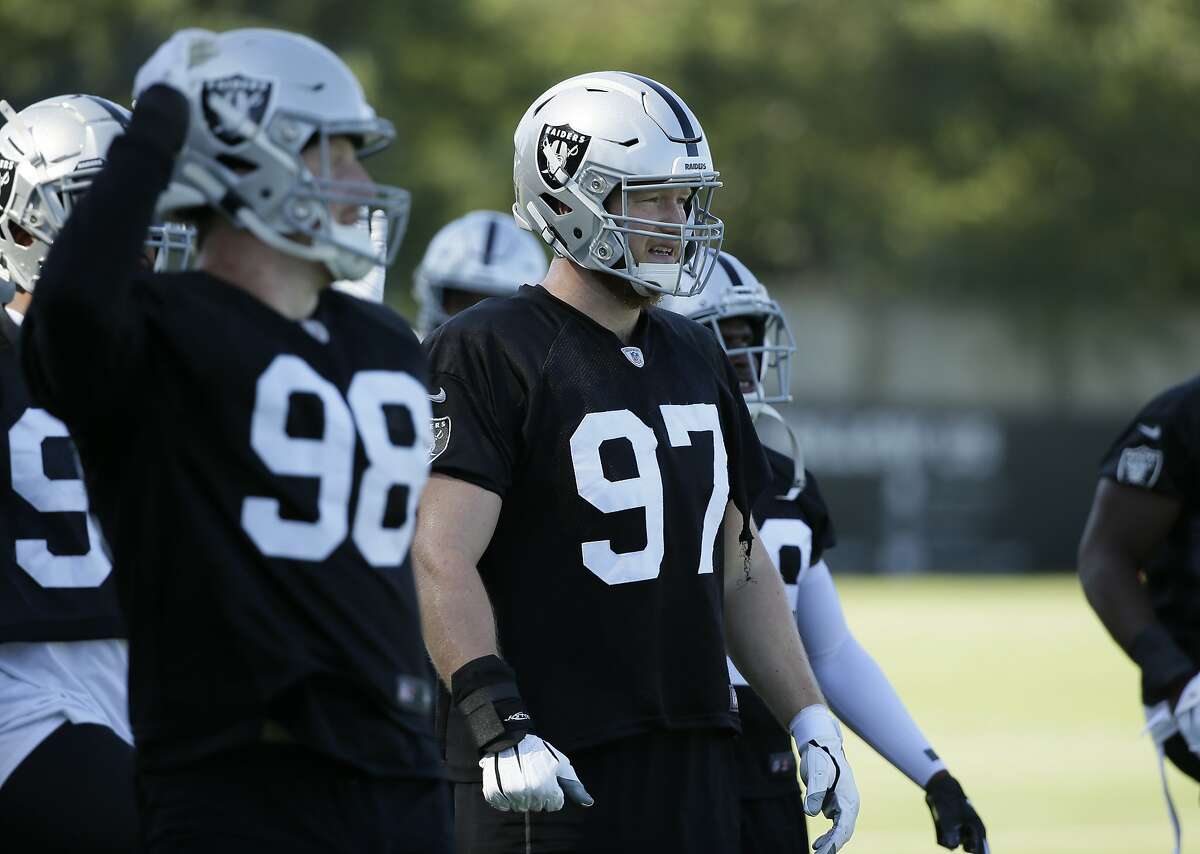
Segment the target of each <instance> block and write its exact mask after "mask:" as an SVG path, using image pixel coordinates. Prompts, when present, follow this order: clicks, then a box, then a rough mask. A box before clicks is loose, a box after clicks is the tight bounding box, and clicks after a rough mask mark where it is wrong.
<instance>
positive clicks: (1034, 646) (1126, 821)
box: [810, 575, 1200, 854]
mask: <svg viewBox="0 0 1200 854" xmlns="http://www.w3.org/2000/svg"><path fill="white" fill-rule="evenodd" d="M836 578H837V581H838V588H839V590H840V592H841V595H842V601H843V603H844V605H845V608H846V613H847V616H848V618H849V621H850V625H851V627H852V628H853V630H854V632H855V634H856V635H857V636H858V638H859V640H861V641H862V643H863V645H864V646H865V647H866V648H867V649H868V650H870V652H871V653H872V654H873V655H874V656H875V657H876V659H877V660H878V661H879V663H880V665H882V667H883V669H884V671H885V672H886V673H887V674H888V675H889V676H890V677H891V679H892V682H893V684H894V685H895V686H896V688H897V689H898V690H899V692H900V695H901V696H902V697H903V698H904V699H905V701H906V702H907V703H908V706H909V708H910V709H911V711H912V712H913V715H914V717H915V718H916V719H917V721H918V723H919V724H920V725H921V726H922V728H923V729H924V730H925V734H926V735H927V736H928V737H929V739H930V740H931V741H932V742H933V744H934V746H935V748H936V749H937V750H938V752H939V754H940V755H941V756H942V758H943V759H945V760H946V762H947V763H948V764H949V766H950V769H951V771H952V772H953V773H954V774H955V775H956V776H958V778H959V779H960V780H961V781H962V782H963V785H964V788H965V789H966V790H967V793H968V795H969V796H970V797H971V799H972V801H973V803H974V804H975V805H976V807H977V808H978V810H979V812H980V814H981V815H982V816H983V819H984V822H985V823H986V824H987V827H988V832H989V838H990V840H991V845H992V851H993V852H996V854H1068V852H1080V854H1083V852H1086V853H1087V854H1108V852H1112V854H1117V853H1118V852H1120V854H1160V852H1161V854H1169V852H1170V850H1171V835H1170V830H1169V825H1168V823H1167V818H1166V811H1165V806H1164V805H1163V802H1162V798H1161V795H1160V793H1159V792H1160V789H1159V781H1158V772H1157V770H1156V765H1155V762H1154V753H1153V750H1152V748H1151V745H1150V742H1149V740H1148V738H1146V737H1145V736H1142V735H1141V727H1142V713H1141V706H1140V704H1139V701H1138V695H1137V688H1136V685H1137V675H1136V671H1135V668H1134V667H1133V666H1132V665H1131V664H1129V663H1128V661H1127V660H1126V659H1125V658H1124V656H1123V655H1122V654H1121V653H1120V651H1119V650H1118V649H1117V648H1116V646H1114V645H1113V643H1112V641H1111V640H1109V638H1108V636H1107V635H1106V634H1105V633H1104V630H1103V629H1102V628H1101V626H1100V624H1099V622H1098V621H1097V620H1096V618H1095V617H1094V616H1093V614H1092V612H1091V611H1090V610H1089V609H1088V607H1087V605H1086V603H1085V602H1084V599H1083V594H1082V592H1081V591H1080V589H1079V585H1078V584H1077V583H1076V581H1075V579H1074V577H1073V576H1058V577H1053V578H1032V579H1030V578H1021V577H1011V578H983V579H973V578H948V577H932V578H927V577H906V578H896V579H887V578H885V579H876V578H861V577H853V576H846V575H843V576H837V577H836ZM846 751H847V754H848V757H849V759H850V761H851V763H852V764H853V768H854V773H855V776H856V778H857V780H858V786H859V789H860V791H861V792H862V797H863V808H862V814H861V817H860V819H859V822H858V830H857V832H856V833H855V835H854V838H853V840H851V842H850V845H849V846H848V848H847V852H848V854H854V852H860V854H867V852H872V854H933V852H936V851H944V850H945V849H942V848H939V847H937V846H936V845H935V844H934V842H933V825H932V822H931V821H930V818H929V813H928V810H927V809H926V807H925V803H924V799H923V797H922V794H921V792H920V790H918V789H917V787H916V786H915V785H913V784H912V783H911V782H909V780H907V779H906V778H904V777H903V776H901V774H900V773H899V772H898V771H896V770H895V769H894V768H892V767H891V766H890V765H888V764H887V763H886V762H884V761H883V760H882V759H881V758H880V757H879V756H878V755H877V754H876V753H874V752H873V751H872V750H871V749H870V748H869V747H867V746H866V745H865V744H864V743H862V742H861V741H859V740H858V739H857V738H856V737H854V736H852V735H851V736H849V737H848V742H847V747H846ZM1171 773H1172V776H1171V785H1172V792H1173V793H1174V794H1175V797H1176V805H1177V807H1178V808H1179V809H1180V812H1181V817H1182V819H1183V823H1184V845H1183V850H1184V851H1185V852H1187V851H1193V852H1200V809H1198V808H1197V786H1196V784H1195V783H1193V782H1191V781H1190V780H1188V779H1187V778H1185V777H1183V776H1182V775H1180V774H1178V773H1176V772H1174V770H1173V769H1172V772H1171ZM826 824H827V823H826V822H824V820H823V819H822V820H821V822H820V823H817V822H813V823H811V824H810V828H821V827H823V826H826ZM821 832H824V831H823V830H821V829H817V833H821ZM814 835H815V834H814Z"/></svg>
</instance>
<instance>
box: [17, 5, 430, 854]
mask: <svg viewBox="0 0 1200 854" xmlns="http://www.w3.org/2000/svg"><path fill="white" fill-rule="evenodd" d="M134 95H135V98H136V99H137V100H136V107H135V109H134V112H133V117H132V120H131V122H130V125H129V129H128V130H127V131H126V132H125V134H124V135H122V136H120V137H118V138H117V139H116V141H115V142H114V143H113V145H112V147H111V148H110V150H109V153H108V158H107V162H106V163H105V165H104V167H103V168H102V169H101V171H100V173H99V174H98V175H97V176H96V178H95V179H94V181H93V182H92V186H91V189H90V190H89V191H88V193H87V194H86V195H85V196H84V197H83V199H82V200H81V201H80V202H79V203H78V204H77V205H76V206H75V209H74V211H73V212H72V215H71V218H70V219H69V220H68V222H67V224H66V226H65V227H64V228H63V230H62V232H61V233H60V235H59V238H58V240H56V242H55V245H54V246H53V248H52V249H51V252H50V254H49V256H48V257H47V259H46V263H45V266H44V268H43V271H42V276H41V279H40V280H39V285H38V299H37V301H36V302H35V304H34V306H33V310H32V311H31V312H30V313H29V315H28V317H27V320H26V322H25V330H24V335H25V337H24V341H23V344H24V348H23V354H24V367H25V372H26V376H27V378H28V380H29V382H30V387H31V391H32V394H33V397H34V399H35V401H38V402H39V403H40V404H41V405H43V406H45V407H46V408H47V409H48V410H50V411H51V412H52V413H53V414H55V415H56V416H57V417H59V418H61V419H62V420H63V421H64V422H65V423H66V424H67V426H68V427H69V428H70V430H71V434H72V436H74V437H75V440H76V442H77V444H78V447H79V453H80V457H81V458H82V462H83V467H84V471H85V472H86V473H87V480H88V486H89V491H90V493H91V495H92V499H93V506H94V507H95V508H96V511H97V514H98V516H99V517H100V520H101V522H102V523H103V525H104V528H105V531H106V533H107V535H108V539H109V542H110V544H111V546H112V550H113V554H114V557H115V559H116V561H117V563H118V565H119V566H120V567H122V572H123V574H122V575H121V577H120V578H119V584H118V594H119V596H120V598H121V600H122V607H123V611H124V612H125V614H126V616H127V618H128V620H129V623H130V644H129V657H130V662H129V699H130V717H131V719H132V723H133V732H134V737H135V742H136V745H137V767H136V774H137V782H138V793H139V807H140V809H141V819H142V837H143V844H144V845H145V847H146V850H148V851H151V852H156V851H222V852H250V851H255V852H258V851H313V852H315V851H344V852H369V851H388V852H397V851H409V852H430V851H435V852H436V851H443V850H446V848H447V846H448V842H447V840H448V834H447V825H448V810H447V804H446V799H445V796H444V792H443V790H442V789H441V788H440V787H439V785H438V779H437V778H439V777H440V776H441V772H440V768H439V762H438V756H437V749H436V744H435V742H434V740H433V738H432V731H431V727H430V726H429V718H430V713H429V710H430V702H431V696H432V682H431V678H430V677H431V674H430V672H429V670H428V665H427V662H426V658H425V653H424V649H423V646H422V643H421V637H420V628H419V624H418V622H419V621H418V614H417V603H416V595H415V591H414V588H413V581H412V575H411V572H410V570H409V564H408V559H407V558H408V550H409V544H410V542H411V538H412V534H413V527H414V522H415V509H416V502H417V498H418V496H419V494H420V491H421V488H422V485H423V483H424V481H425V479H426V476H427V466H426V460H427V447H428V443H429V428H428V420H429V402H428V398H427V396H426V385H425V367H424V359H423V357H422V355H421V352H420V347H419V344H418V342H417V340H416V337H415V336H414V335H413V333H412V331H411V330H410V329H409V328H408V326H407V325H406V324H405V323H404V322H403V321H402V320H401V319H400V318H399V317H398V316H397V315H396V314H395V313H393V312H392V311H390V310H389V309H386V308H384V307H382V306H378V305H376V304H373V303H371V302H368V301H366V300H361V299H356V298H355V297H352V296H349V295H346V294H343V293H339V292H336V291H333V290H331V289H330V288H329V284H330V282H331V281H332V280H335V279H347V280H353V279H358V278H361V277H362V276H363V275H365V274H366V273H367V272H368V271H369V270H370V268H371V267H372V266H375V265H379V264H384V263H387V262H388V261H390V259H391V257H392V255H393V254H394V252H395V249H396V247H397V245H398V240H399V237H400V234H401V231H402V228H401V226H402V220H403V217H404V215H405V213H406V211H407V208H408V197H407V193H405V192H404V191H402V190H400V189H398V188H393V187H386V186H379V185H376V184H374V183H373V182H371V180H370V179H369V177H368V175H367V173H366V171H365V170H364V168H363V166H362V164H361V163H360V159H361V158H363V157H366V156H367V155H369V154H371V153H373V152H376V151H378V150H380V149H381V148H383V147H384V146H386V145H387V144H388V143H389V142H390V141H391V139H392V137H393V135H394V131H393V128H392V126H391V124H390V123H388V122H386V121H384V120H382V119H380V118H378V117H377V116H376V115H375V112H374V110H373V109H372V108H371V107H370V105H369V104H368V103H367V102H366V100H365V98H364V96H363V92H362V89H361V87H360V86H359V84H358V81H357V80H356V79H355V77H354V75H353V74H352V73H351V72H350V70H349V69H348V68H347V67H346V65H345V63H343V62H342V60H340V59H339V58H338V57H337V56H335V55H334V54H333V53H332V52H330V51H329V50H328V49H327V48H325V47H324V46H322V45H320V44H318V43H316V42H314V41H312V40H311V39H308V38H305V37H303V36H299V35H295V34H292V33H286V32H280V31H276V30H258V29H248V30H234V31H231V32H227V33H222V34H216V33H211V32H207V31H204V30H184V31H181V32H179V33H176V34H175V35H174V36H172V38H171V39H169V40H168V41H167V42H166V43H165V44H164V45H162V46H161V47H160V48H159V50H158V51H157V52H156V53H155V54H154V56H153V57H151V59H150V60H149V61H148V62H147V63H146V64H145V65H144V66H143V67H142V69H141V70H140V71H139V73H138V76H137V79H136V81H135V84H134ZM156 206H157V208H158V209H159V210H160V211H161V212H164V213H166V212H175V214H176V215H186V216H187V217H188V218H189V219H191V220H192V221H193V222H194V223H195V224H196V225H197V229H198V232H197V246H198V256H197V260H196V264H195V270H194V271H193V272H188V273H182V274H175V275H167V274H155V273H152V272H146V271H139V269H138V266H139V265H138V257H139V254H140V247H141V239H142V236H143V235H144V233H145V230H146V226H147V225H148V224H149V222H150V221H151V218H152V217H153V216H154V212H155V208H156ZM373 212H382V213H383V214H385V215H386V217H387V218H388V220H389V222H388V225H389V228H388V234H389V244H388V246H387V248H386V250H385V251H384V252H382V253H380V252H378V251H376V249H375V248H374V246H373V245H372V243H371V240H370V237H369V235H368V234H367V233H366V232H365V230H363V229H361V228H360V227H359V225H358V223H359V222H360V221H362V220H364V219H367V218H369V216H370V214H371V213H373Z"/></svg>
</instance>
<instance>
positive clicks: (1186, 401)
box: [1100, 377, 1200, 701]
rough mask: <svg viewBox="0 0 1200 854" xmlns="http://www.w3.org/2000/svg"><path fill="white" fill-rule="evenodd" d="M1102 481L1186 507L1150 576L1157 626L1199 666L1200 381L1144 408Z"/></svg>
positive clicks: (1115, 448)
mask: <svg viewBox="0 0 1200 854" xmlns="http://www.w3.org/2000/svg"><path fill="white" fill-rule="evenodd" d="M1100 474H1101V476H1102V477H1107V478H1110V479H1112V480H1115V481H1116V482H1117V483H1122V484H1125V485H1126V486H1132V487H1136V488H1138V489H1145V490H1149V491H1151V492H1155V493H1158V494H1159V495H1164V496H1167V497H1169V498H1174V499H1176V500H1177V501H1179V502H1180V505H1181V508H1180V513H1179V518H1178V519H1177V520H1176V522H1175V526H1174V527H1173V528H1172V529H1171V531H1170V533H1169V534H1168V535H1167V539H1166V541H1165V542H1164V543H1163V544H1162V545H1161V546H1160V547H1159V549H1158V551H1157V552H1156V553H1155V554H1154V555H1153V557H1152V558H1151V559H1150V561H1149V562H1148V563H1147V564H1146V566H1145V567H1144V569H1145V574H1146V583H1147V587H1148V590H1149V593H1150V600H1151V603H1152V605H1153V607H1154V612H1155V614H1156V616H1157V617H1158V619H1159V621H1160V622H1161V623H1162V624H1163V626H1164V627H1165V628H1166V629H1167V630H1168V631H1169V632H1170V633H1171V635H1172V636H1173V637H1174V638H1175V640H1176V641H1177V642H1178V643H1179V644H1180V646H1181V647H1183V649H1184V650H1185V651H1187V652H1188V653H1189V654H1190V655H1191V656H1192V657H1193V658H1194V659H1195V660H1196V661H1200V377H1196V378H1194V379H1191V380H1189V381H1188V382H1186V383H1183V384H1182V385H1178V386H1175V387H1174V388H1171V389H1168V390H1167V391H1165V392H1163V393H1162V394H1160V395H1159V396H1158V397H1156V398H1154V400H1152V401H1150V402H1149V403H1148V404H1146V406H1145V408H1144V409H1142V411H1141V412H1139V413H1138V414H1137V417H1136V418H1134V419H1133V420H1132V421H1131V422H1129V426H1127V427H1126V428H1125V430H1124V431H1122V433H1121V435H1120V437H1119V438H1118V439H1117V441H1116V442H1114V443H1113V445H1112V447H1111V448H1110V449H1109V451H1108V453H1107V454H1106V455H1105V456H1104V460H1103V462H1102V463H1101V466H1100ZM1158 699H1161V698H1158V697H1155V698H1149V697H1148V698H1147V700H1149V701H1157V700H1158Z"/></svg>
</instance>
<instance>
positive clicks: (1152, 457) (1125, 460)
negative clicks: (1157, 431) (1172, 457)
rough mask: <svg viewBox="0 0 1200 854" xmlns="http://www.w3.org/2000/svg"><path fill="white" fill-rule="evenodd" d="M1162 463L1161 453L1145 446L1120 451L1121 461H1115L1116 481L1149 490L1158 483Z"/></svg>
mask: <svg viewBox="0 0 1200 854" xmlns="http://www.w3.org/2000/svg"><path fill="white" fill-rule="evenodd" d="M1162 462H1163V454H1162V451H1160V450H1158V449H1157V448H1149V447H1147V446H1145V445H1139V446H1138V447H1136V448H1126V449H1125V450H1123V451H1121V459H1120V460H1118V461H1117V481H1118V482H1119V483H1127V484H1129V485H1130V486H1140V487H1142V488H1144V489H1150V488H1152V487H1153V486H1154V484H1156V483H1158V476H1159V475H1160V474H1162Z"/></svg>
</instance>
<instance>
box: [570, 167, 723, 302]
mask: <svg viewBox="0 0 1200 854" xmlns="http://www.w3.org/2000/svg"><path fill="white" fill-rule="evenodd" d="M719 177H720V176H719V173H716V172H709V173H705V174H701V175H696V176H690V175H689V176H685V177H680V176H671V175H666V176H663V175H653V176H628V175H624V176H621V179H620V184H619V188H618V191H619V193H620V211H621V212H620V213H619V214H611V213H610V214H608V215H607V216H606V217H605V218H604V222H603V223H602V225H601V230H600V235H599V236H598V238H597V242H596V243H595V245H594V246H593V249H592V254H594V255H596V256H597V258H599V259H600V260H605V259H604V258H603V257H602V255H603V254H607V253H606V252H605V250H604V249H603V248H602V247H605V246H609V245H611V244H612V243H615V244H617V245H618V246H620V248H621V257H620V259H619V260H618V263H616V264H614V265H612V266H611V267H610V269H609V272H611V273H613V274H614V275H617V276H621V277H622V278H625V279H628V280H630V281H632V282H633V283H634V284H636V285H639V286H641V287H642V288H645V289H647V290H650V291H655V292H658V293H662V294H669V295H671V296H681V297H688V296H694V295H695V294H698V293H699V292H700V291H702V290H703V289H704V286H705V285H706V284H707V283H708V278H709V276H710V275H711V274H712V270H713V262H712V260H711V259H712V257H715V254H716V253H717V252H719V251H720V249H721V242H722V240H723V239H724V233H725V224H724V223H723V222H721V220H720V219H718V218H717V217H716V216H714V215H713V214H712V201H713V195H714V194H715V193H716V191H717V190H718V189H719V188H720V187H721V182H720V181H719V180H717V179H718V178H719ZM653 190H667V191H678V190H690V191H691V193H690V195H689V198H688V201H687V203H686V206H685V210H686V212H687V219H686V220H685V221H684V222H680V223H676V222H666V221H663V220H654V219H645V218H642V217H636V216H633V215H632V214H630V213H629V208H630V196H631V194H633V193H644V192H648V191H653ZM614 192H617V191H614ZM605 210H606V212H607V208H606V209H605ZM631 237H646V238H651V239H657V240H662V239H663V238H664V237H665V238H669V239H670V240H671V242H672V243H674V244H675V249H674V252H673V253H672V255H673V257H674V258H676V259H679V260H677V261H674V262H673V263H669V264H656V263H654V262H652V261H649V260H648V259H645V258H643V259H642V260H641V261H638V260H637V259H636V258H635V257H634V254H633V250H632V244H631V241H630V239H629V238H631Z"/></svg>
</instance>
